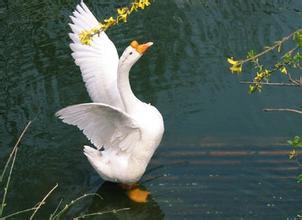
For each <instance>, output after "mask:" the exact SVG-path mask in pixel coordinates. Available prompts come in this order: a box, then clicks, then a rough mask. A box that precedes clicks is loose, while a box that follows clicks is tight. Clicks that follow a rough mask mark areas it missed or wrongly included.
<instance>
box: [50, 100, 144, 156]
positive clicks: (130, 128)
mask: <svg viewBox="0 0 302 220" xmlns="http://www.w3.org/2000/svg"><path fill="white" fill-rule="evenodd" d="M56 116H57V117H59V118H60V119H62V120H63V122H65V123H67V124H70V125H75V126H77V127H78V128H79V129H80V130H83V133H84V134H85V135H86V137H87V138H88V139H89V140H90V141H91V143H92V144H94V145H95V146H96V147H97V148H98V149H100V148H102V147H104V148H105V149H109V148H118V150H121V151H128V152H130V151H131V148H134V147H136V146H137V144H138V143H139V142H140V139H141V131H140V127H139V125H138V124H137V122H136V121H135V120H134V119H133V118H132V117H131V116H129V115H128V114H127V113H124V112H122V111H120V110H119V109H117V108H114V107H112V106H109V105H106V104H99V103H87V104H79V105H72V106H68V107H66V108H63V109H61V110H60V111H58V112H57V113H56ZM117 137H119V138H117Z"/></svg>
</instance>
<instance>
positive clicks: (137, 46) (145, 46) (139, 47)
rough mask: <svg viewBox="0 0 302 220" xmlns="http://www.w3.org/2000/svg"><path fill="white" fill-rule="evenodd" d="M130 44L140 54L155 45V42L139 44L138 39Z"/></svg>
mask: <svg viewBox="0 0 302 220" xmlns="http://www.w3.org/2000/svg"><path fill="white" fill-rule="evenodd" d="M130 45H131V47H133V48H134V49H135V50H136V51H137V52H139V53H140V54H144V53H145V52H146V50H147V49H148V48H149V47H151V46H152V45H153V42H148V43H145V44H139V43H138V42H137V41H132V42H131V44H130Z"/></svg>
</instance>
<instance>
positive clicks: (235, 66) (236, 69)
mask: <svg viewBox="0 0 302 220" xmlns="http://www.w3.org/2000/svg"><path fill="white" fill-rule="evenodd" d="M228 62H229V64H231V67H230V70H231V72H232V73H241V72H242V62H241V61H238V60H234V59H233V57H231V58H228Z"/></svg>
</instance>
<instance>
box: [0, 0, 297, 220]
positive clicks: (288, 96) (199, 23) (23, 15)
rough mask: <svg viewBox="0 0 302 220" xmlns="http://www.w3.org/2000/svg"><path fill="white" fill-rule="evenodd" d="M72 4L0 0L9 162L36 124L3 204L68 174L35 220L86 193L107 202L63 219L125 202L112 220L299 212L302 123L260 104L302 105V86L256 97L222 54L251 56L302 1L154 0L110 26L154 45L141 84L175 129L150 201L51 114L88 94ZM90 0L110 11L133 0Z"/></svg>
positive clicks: (27, 199)
mask: <svg viewBox="0 0 302 220" xmlns="http://www.w3.org/2000/svg"><path fill="white" fill-rule="evenodd" d="M77 3H78V1H71V0H32V1H28V0H1V1H0V27H1V31H0V165H1V167H3V166H4V162H5V160H6V158H7V156H8V154H9V152H10V150H11V147H12V146H13V145H14V143H15V141H16V139H17V138H18V136H19V134H20V133H21V131H22V129H23V128H24V126H25V125H26V123H27V122H28V121H29V120H32V119H35V120H34V122H33V124H32V126H31V128H30V129H29V131H28V133H27V134H26V136H25V138H24V141H23V143H22V148H21V150H20V153H19V155H18V158H17V164H16V167H15V170H14V174H13V179H12V184H11V188H10V189H9V198H8V206H7V209H6V213H11V212H13V211H15V210H20V209H25V208H28V207H31V206H33V205H34V204H36V203H37V202H38V201H40V200H41V199H42V198H43V196H44V195H45V194H46V193H47V192H48V191H49V190H50V188H52V187H53V186H54V185H55V184H56V183H59V189H58V190H57V191H56V192H55V193H54V194H52V196H51V197H50V198H48V199H47V204H46V205H45V206H44V207H43V208H42V209H41V210H40V211H39V215H38V219H47V216H49V214H50V213H51V212H52V211H53V210H54V209H55V208H56V206H57V204H58V203H59V201H60V200H61V199H64V201H63V204H64V203H66V202H67V201H69V200H70V199H72V198H75V197H77V196H80V195H82V194H83V193H86V192H99V193H100V194H101V195H102V196H103V197H104V199H103V200H101V201H100V200H97V199H87V200H85V201H83V202H81V203H80V204H79V205H78V206H75V207H74V208H72V209H71V210H70V211H69V212H68V214H67V216H66V217H65V218H66V219H71V217H73V216H77V215H79V214H81V213H86V212H95V211H103V210H110V209H119V208H124V207H130V208H131V209H130V210H129V211H125V212H120V213H117V214H111V215H104V216H103V217H104V219H164V218H165V219H274V220H275V219H287V218H288V219H294V217H295V216H296V215H297V214H298V213H299V212H300V211H301V210H302V206H301V202H302V197H301V196H302V185H299V184H298V183H297V182H296V176H297V175H298V174H299V173H301V169H299V166H298V165H297V164H296V163H295V162H292V161H289V160H288V150H289V148H288V147H287V146H286V140H287V139H288V138H289V137H291V136H294V135H297V134H301V125H302V118H301V116H298V115H294V114H281V113H280V114H279V113H264V112H262V109H263V108H265V107H281V106H283V107H293V108H295V107H299V105H301V98H300V96H299V95H297V94H300V92H301V91H300V89H292V88H290V89H287V88H286V89H280V88H270V89H265V90H264V92H263V93H261V94H256V95H248V94H247V86H246V85H241V84H239V80H240V79H242V78H237V77H236V76H234V75H231V74H230V73H229V70H228V64H227V63H226V57H229V56H236V57H243V56H245V54H246V53H247V51H248V50H250V49H255V50H260V49H261V48H263V47H264V46H265V45H269V44H271V43H272V42H274V41H275V40H278V39H280V38H282V37H283V36H285V35H287V34H289V33H290V32H291V31H294V30H295V29H297V28H299V27H301V22H302V1H301V0H174V1H172V0H161V1H160V0H157V1H154V3H153V5H152V7H150V8H148V9H147V10H145V11H144V12H138V13H136V14H135V15H133V16H131V18H130V19H129V22H128V23H126V24H122V25H119V26H117V27H114V28H112V29H110V30H109V32H108V35H109V36H110V37H111V39H112V40H113V41H114V43H115V44H116V46H117V47H118V50H119V52H120V53H121V52H122V51H123V49H124V48H125V47H126V46H127V45H128V44H129V42H130V41H131V40H133V39H137V40H139V41H154V42H155V45H154V46H153V48H152V49H151V50H150V51H149V52H148V53H147V54H146V55H145V56H144V57H143V58H142V59H141V60H140V61H139V62H138V63H137V64H136V65H135V67H134V68H133V70H132V72H131V84H132V86H133V89H134V91H135V93H136V94H137V96H138V97H139V98H140V99H142V100H144V101H145V102H150V103H152V104H153V105H155V106H156V107H157V108H158V109H159V110H160V111H161V112H162V114H163V116H164V120H165V126H166V132H165V135H164V138H163V141H162V143H161V145H160V148H159V149H158V151H157V152H156V154H155V156H154V157H153V159H152V161H151V163H150V165H149V167H148V170H149V171H148V172H147V173H146V175H145V176H144V178H143V180H142V181H143V185H144V186H145V187H146V188H147V189H148V190H149V191H150V192H151V193H152V197H151V199H150V201H149V203H147V204H144V205H138V204H133V203H131V202H130V201H128V200H127V198H126V196H125V195H124V193H123V192H120V191H119V189H117V188H116V186H114V185H111V184H108V183H105V184H103V181H102V180H101V179H100V178H99V177H98V175H97V174H96V172H95V171H94V170H93V169H92V168H91V167H90V165H89V164H88V162H87V160H86V158H85V157H84V155H83V154H82V146H83V145H84V144H88V141H87V139H86V138H85V137H84V135H83V134H82V133H81V132H80V131H78V130H77V129H76V128H75V127H72V126H68V125H65V124H63V123H61V122H60V121H59V120H57V119H56V118H55V117H54V113H55V112H56V111H57V110H59V109H60V108H62V107H65V106H67V105H71V104H76V103H85V102H89V101H90V99H89V97H88V94H87V92H86V89H85V87H84V84H83V82H82V80H81V76H80V71H79V68H78V67H76V66H75V64H74V63H73V60H72V58H71V56H70V49H69V47H68V44H69V42H70V41H69V39H68V36H67V33H68V32H69V27H68V22H69V18H68V16H69V15H70V13H71V12H72V10H73V9H74V7H75V5H76V4H77ZM86 3H87V5H88V6H89V7H90V8H91V9H92V11H93V12H94V13H95V14H96V15H97V17H98V18H99V19H100V20H101V19H103V18H105V17H108V16H110V15H111V14H114V10H115V8H117V7H120V6H122V5H125V4H128V3H129V1H125V0H123V1H109V0H107V1H101V0H90V1H88V0H87V1H86ZM268 62H270V60H268ZM246 77H248V76H246ZM156 177H158V178H156ZM20 219H24V217H20ZM97 219H102V218H100V217H98V218H97Z"/></svg>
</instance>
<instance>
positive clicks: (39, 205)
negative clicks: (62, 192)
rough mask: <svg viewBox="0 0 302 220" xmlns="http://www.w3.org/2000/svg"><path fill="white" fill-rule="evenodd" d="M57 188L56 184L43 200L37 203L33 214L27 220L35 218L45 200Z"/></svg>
mask: <svg viewBox="0 0 302 220" xmlns="http://www.w3.org/2000/svg"><path fill="white" fill-rule="evenodd" d="M57 187H58V184H56V185H55V186H54V187H53V188H52V189H51V190H50V191H49V192H48V193H47V194H46V196H44V198H43V199H42V201H41V202H39V203H38V204H37V205H36V206H35V207H36V208H35V211H34V212H33V214H32V215H31V216H30V218H29V220H32V219H33V218H34V216H35V214H36V213H37V211H38V210H39V209H40V208H41V206H42V205H44V204H45V200H46V199H47V197H48V196H50V194H51V193H52V192H53V191H54V190H55V189H56V188H57Z"/></svg>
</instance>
